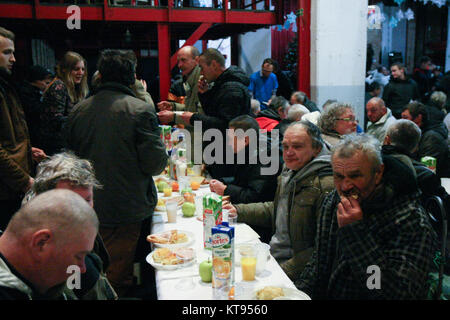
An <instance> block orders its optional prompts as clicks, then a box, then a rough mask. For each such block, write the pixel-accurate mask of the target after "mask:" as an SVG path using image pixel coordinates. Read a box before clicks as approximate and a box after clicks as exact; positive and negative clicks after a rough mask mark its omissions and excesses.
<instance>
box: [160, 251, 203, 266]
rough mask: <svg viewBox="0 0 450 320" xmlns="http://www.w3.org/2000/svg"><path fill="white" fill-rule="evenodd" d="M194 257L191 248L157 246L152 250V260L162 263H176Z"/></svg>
mask: <svg viewBox="0 0 450 320" xmlns="http://www.w3.org/2000/svg"><path fill="white" fill-rule="evenodd" d="M192 259H194V250H193V249H192V248H178V249H173V250H171V249H169V248H159V249H156V250H155V251H154V252H153V261H155V262H156V263H160V264H162V265H177V264H182V263H184V262H188V261H191V260H192Z"/></svg>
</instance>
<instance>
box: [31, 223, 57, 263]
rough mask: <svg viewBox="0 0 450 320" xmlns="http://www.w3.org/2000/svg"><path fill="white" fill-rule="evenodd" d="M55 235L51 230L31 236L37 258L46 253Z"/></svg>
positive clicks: (43, 230) (32, 246) (37, 232)
mask: <svg viewBox="0 0 450 320" xmlns="http://www.w3.org/2000/svg"><path fill="white" fill-rule="evenodd" d="M53 237H54V236H53V233H52V232H51V231H50V230H49V229H41V230H38V231H36V232H35V233H33V234H32V235H31V248H32V253H33V255H34V256H35V257H39V256H41V255H42V254H44V253H46V252H47V251H48V250H47V249H48V248H49V245H50V244H51V242H53Z"/></svg>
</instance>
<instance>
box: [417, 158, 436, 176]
mask: <svg viewBox="0 0 450 320" xmlns="http://www.w3.org/2000/svg"><path fill="white" fill-rule="evenodd" d="M420 162H422V163H423V164H424V165H426V166H427V167H428V168H429V169H430V170H431V171H433V172H434V173H436V162H437V161H436V158H433V157H429V156H427V157H422V159H420Z"/></svg>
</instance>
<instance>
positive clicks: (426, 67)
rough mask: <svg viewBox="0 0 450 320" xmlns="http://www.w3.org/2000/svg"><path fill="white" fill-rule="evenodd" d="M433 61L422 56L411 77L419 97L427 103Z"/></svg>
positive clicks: (430, 87) (431, 84) (430, 86)
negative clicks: (417, 89) (417, 88)
mask: <svg viewBox="0 0 450 320" xmlns="http://www.w3.org/2000/svg"><path fill="white" fill-rule="evenodd" d="M432 68H433V63H432V61H431V58H430V57H427V56H423V57H421V58H420V60H419V66H418V67H417V68H415V69H414V73H413V75H412V78H413V79H414V81H415V82H416V83H417V86H418V87H419V92H420V98H421V101H422V102H423V103H427V102H428V99H429V98H430V94H431V89H432V87H433V83H432V78H433V73H432Z"/></svg>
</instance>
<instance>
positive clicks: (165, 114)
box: [158, 110, 174, 124]
mask: <svg viewBox="0 0 450 320" xmlns="http://www.w3.org/2000/svg"><path fill="white" fill-rule="evenodd" d="M158 118H159V121H160V122H161V123H162V124H168V123H170V122H172V121H173V120H174V113H173V112H172V111H168V110H163V111H160V112H158Z"/></svg>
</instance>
